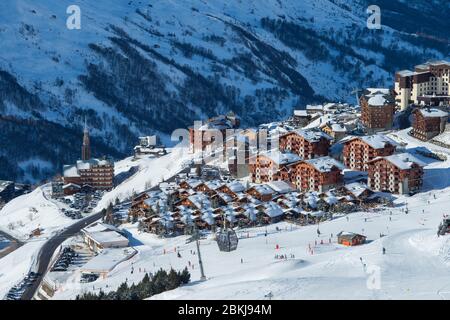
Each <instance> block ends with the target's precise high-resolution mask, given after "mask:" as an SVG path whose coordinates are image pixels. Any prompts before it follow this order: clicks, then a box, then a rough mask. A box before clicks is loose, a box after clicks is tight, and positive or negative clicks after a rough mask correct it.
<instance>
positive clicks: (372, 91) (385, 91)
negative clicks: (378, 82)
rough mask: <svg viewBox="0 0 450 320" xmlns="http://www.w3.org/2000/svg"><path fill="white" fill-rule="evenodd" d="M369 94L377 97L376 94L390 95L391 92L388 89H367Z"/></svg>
mask: <svg viewBox="0 0 450 320" xmlns="http://www.w3.org/2000/svg"><path fill="white" fill-rule="evenodd" d="M366 90H367V91H368V92H369V94H371V95H376V94H390V90H389V89H386V88H367V89H366Z"/></svg>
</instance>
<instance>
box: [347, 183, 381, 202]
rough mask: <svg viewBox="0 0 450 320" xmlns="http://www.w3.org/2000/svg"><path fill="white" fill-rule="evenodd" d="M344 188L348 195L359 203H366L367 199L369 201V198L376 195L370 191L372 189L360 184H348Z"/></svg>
mask: <svg viewBox="0 0 450 320" xmlns="http://www.w3.org/2000/svg"><path fill="white" fill-rule="evenodd" d="M342 188H343V190H344V191H345V193H346V194H348V195H350V196H351V197H352V198H353V199H354V200H356V201H357V202H359V203H362V202H364V201H366V200H367V199H369V197H371V196H372V195H373V194H374V192H373V191H372V190H370V188H369V187H368V186H367V185H365V184H363V183H360V182H353V183H348V184H346V185H344V186H343V187H342Z"/></svg>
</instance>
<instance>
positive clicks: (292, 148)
mask: <svg viewBox="0 0 450 320" xmlns="http://www.w3.org/2000/svg"><path fill="white" fill-rule="evenodd" d="M332 139H333V138H332V137H330V136H329V135H327V134H326V133H324V132H323V131H321V130H315V129H310V130H303V129H299V130H294V131H290V132H288V133H286V134H283V135H281V136H280V138H279V149H280V151H282V152H292V153H294V154H297V155H298V156H299V157H300V158H302V159H312V158H316V157H321V156H327V155H328V149H329V148H330V142H331V140H332Z"/></svg>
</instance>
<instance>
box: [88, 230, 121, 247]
mask: <svg viewBox="0 0 450 320" xmlns="http://www.w3.org/2000/svg"><path fill="white" fill-rule="evenodd" d="M89 237H90V238H91V239H92V240H94V241H95V242H97V243H100V244H115V243H123V244H124V245H128V239H127V238H126V237H124V236H123V235H121V234H120V233H117V232H116V231H97V232H89Z"/></svg>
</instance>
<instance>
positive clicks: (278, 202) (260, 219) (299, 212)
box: [129, 179, 380, 236]
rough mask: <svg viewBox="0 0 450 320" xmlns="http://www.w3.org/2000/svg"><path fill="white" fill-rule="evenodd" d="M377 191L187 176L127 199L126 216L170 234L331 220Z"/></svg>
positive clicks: (154, 230)
mask: <svg viewBox="0 0 450 320" xmlns="http://www.w3.org/2000/svg"><path fill="white" fill-rule="evenodd" d="M379 198H380V196H379V195H378V194H377V193H374V192H372V191H371V190H369V189H368V188H367V186H365V185H364V184H361V183H352V184H348V185H346V186H344V187H342V188H340V189H335V190H330V191H327V192H324V193H319V192H306V193H304V192H299V191H298V190H296V189H295V188H294V187H293V185H291V184H289V183H288V182H285V181H273V182H270V183H266V184H255V185H247V186H245V185H244V184H242V183H241V182H239V181H237V180H236V181H232V182H223V181H220V180H211V181H202V180H198V179H188V180H184V181H181V182H179V183H175V182H173V183H161V184H160V186H159V190H156V191H149V192H145V193H142V194H140V195H137V196H135V197H134V198H133V200H132V203H131V207H130V210H129V217H130V220H133V221H134V222H137V221H139V228H140V229H141V230H142V231H146V232H151V233H156V234H159V235H164V236H170V235H179V234H190V233H192V232H193V230H194V228H197V229H199V230H205V229H206V230H211V231H215V230H217V229H218V228H222V227H224V225H225V224H226V225H227V226H228V227H232V228H234V227H239V228H246V227H253V226H260V225H267V224H271V223H276V222H279V221H282V220H285V221H290V222H292V223H296V224H299V225H308V224H316V223H319V222H321V221H324V220H327V219H331V218H332V216H333V214H334V213H337V212H339V213H349V212H353V211H356V210H358V209H360V208H361V206H364V205H369V204H370V203H374V202H378V199H379Z"/></svg>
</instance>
